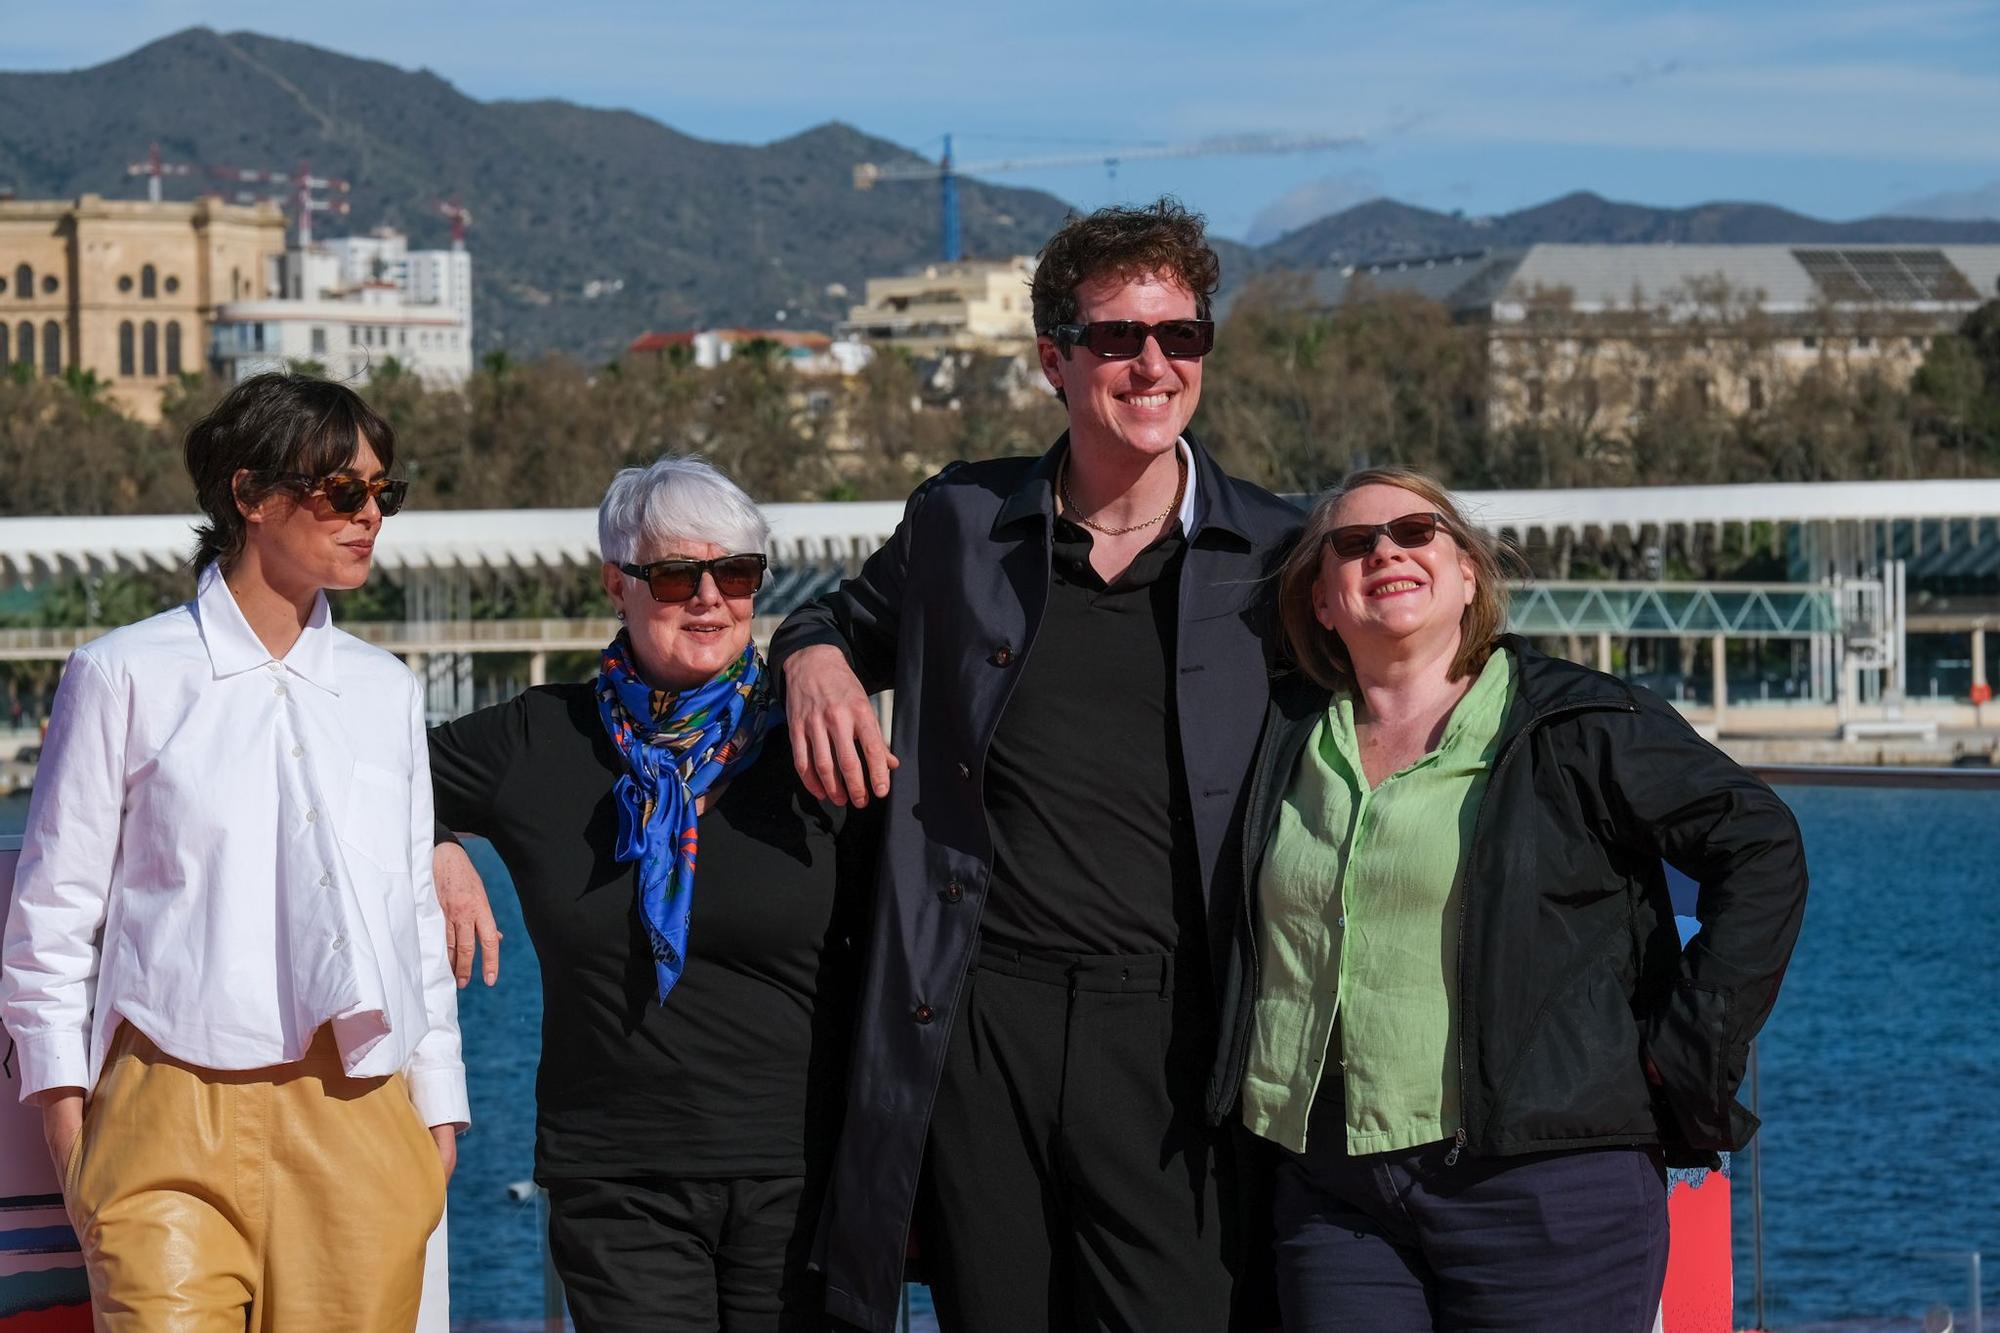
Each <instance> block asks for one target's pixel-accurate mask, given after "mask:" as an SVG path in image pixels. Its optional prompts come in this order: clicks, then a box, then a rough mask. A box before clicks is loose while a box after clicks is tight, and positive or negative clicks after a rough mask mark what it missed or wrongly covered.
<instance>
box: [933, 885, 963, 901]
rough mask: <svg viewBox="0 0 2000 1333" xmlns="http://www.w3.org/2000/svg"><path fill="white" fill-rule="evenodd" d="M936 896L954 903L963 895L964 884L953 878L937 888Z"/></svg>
mask: <svg viewBox="0 0 2000 1333" xmlns="http://www.w3.org/2000/svg"><path fill="white" fill-rule="evenodd" d="M938 897H940V898H942V899H944V900H945V901H946V902H948V903H955V902H957V901H958V900H959V899H961V898H963V897H965V886H964V885H963V884H960V883H959V882H958V881H957V880H953V881H952V882H951V883H949V884H947V885H945V886H944V887H943V888H942V889H939V890H938Z"/></svg>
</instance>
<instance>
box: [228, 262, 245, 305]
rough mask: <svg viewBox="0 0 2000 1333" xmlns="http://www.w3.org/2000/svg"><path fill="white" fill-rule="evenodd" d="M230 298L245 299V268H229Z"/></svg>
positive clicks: (234, 299)
mask: <svg viewBox="0 0 2000 1333" xmlns="http://www.w3.org/2000/svg"><path fill="white" fill-rule="evenodd" d="M229 299H230V300H232V301H240V300H242V299H243V270H242V269H240V268H232V269H230V270H229Z"/></svg>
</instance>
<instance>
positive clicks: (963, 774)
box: [958, 764, 972, 782]
mask: <svg viewBox="0 0 2000 1333" xmlns="http://www.w3.org/2000/svg"><path fill="white" fill-rule="evenodd" d="M958 780H959V781H960V782H970V781H972V770H971V769H970V768H969V767H967V766H966V765H964V764H960V765H959V766H958Z"/></svg>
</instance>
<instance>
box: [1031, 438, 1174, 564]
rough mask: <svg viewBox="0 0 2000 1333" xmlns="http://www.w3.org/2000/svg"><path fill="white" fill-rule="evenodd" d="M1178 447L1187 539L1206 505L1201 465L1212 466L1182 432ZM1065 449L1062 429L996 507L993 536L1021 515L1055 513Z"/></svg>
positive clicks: (1067, 445)
mask: <svg viewBox="0 0 2000 1333" xmlns="http://www.w3.org/2000/svg"><path fill="white" fill-rule="evenodd" d="M1174 447H1175V448H1177V449H1179V450H1180V454H1181V461H1183V462H1184V463H1186V464H1187V490H1186V491H1185V492H1184V493H1183V494H1182V496H1181V508H1180V515H1179V517H1180V520H1181V531H1182V532H1183V533H1185V534H1186V535H1187V536H1188V537H1189V538H1190V539H1192V538H1193V537H1194V534H1195V532H1196V530H1197V528H1196V523H1195V520H1196V518H1197V517H1199V516H1201V515H1203V514H1205V513H1206V511H1207V508H1208V505H1207V498H1206V495H1205V493H1204V488H1203V487H1202V485H1201V483H1200V481H1199V477H1200V474H1201V470H1202V468H1203V467H1204V466H1213V464H1211V463H1209V462H1208V459H1207V458H1206V456H1205V455H1203V454H1200V453H1198V452H1197V451H1196V449H1195V447H1194V445H1193V444H1192V443H1190V441H1189V440H1188V437H1187V436H1185V435H1183V436H1181V437H1180V439H1178V440H1177V441H1175V443H1174ZM1068 452H1069V432H1068V431H1064V432H1063V434H1062V438H1061V439H1059V440H1057V441H1056V443H1055V447H1054V448H1052V449H1050V450H1049V451H1048V452H1047V453H1045V454H1043V455H1042V456H1041V457H1040V458H1038V459H1036V460H1035V464H1034V466H1033V467H1031V468H1029V469H1028V474H1027V476H1026V477H1024V478H1022V480H1021V484H1020V485H1019V486H1018V487H1016V488H1015V489H1014V492H1013V494H1011V495H1009V496H1008V497H1007V498H1006V500H1005V501H1003V502H1002V504H1001V506H1000V513H999V514H998V516H996V517H995V518H994V520H993V531H994V533H995V534H996V535H997V534H998V533H999V532H1000V530H1001V529H1002V528H1005V527H1008V526H1010V525H1012V524H1015V523H1018V522H1020V521H1021V520H1022V519H1025V518H1034V517H1043V518H1046V517H1048V516H1050V515H1053V514H1054V513H1055V500H1054V492H1055V485H1056V478H1057V476H1058V475H1059V473H1060V471H1061V467H1062V460H1063V456H1064V455H1065V454H1067V453H1068Z"/></svg>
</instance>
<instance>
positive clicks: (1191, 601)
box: [772, 201, 1298, 1333]
mask: <svg viewBox="0 0 2000 1333" xmlns="http://www.w3.org/2000/svg"><path fill="white" fill-rule="evenodd" d="M1215 285H1216V260H1215V255H1214V252H1213V251H1212V250H1210V249H1209V247H1208V245H1207V243H1206V241H1205V239H1204V238H1203V235H1202V229H1201V222H1200V219H1199V218H1196V217H1194V216H1193V215H1191V214H1189V213H1187V212H1185V211H1184V210H1182V209H1181V208H1180V207H1179V206H1178V205H1175V204H1173V203H1171V202H1170V201H1162V202H1161V203H1160V204H1159V205H1156V206H1154V207H1151V208H1141V209H1105V210H1102V211H1100V212H1098V213H1094V214H1092V215H1090V216H1089V217H1086V218H1077V219H1072V220H1071V222H1070V223H1068V224H1067V225H1065V227H1064V228H1063V229H1062V230H1061V231H1060V232H1058V233H1057V235H1056V236H1055V237H1054V239H1052V240H1051V241H1050V243H1049V244H1048V246H1047V247H1046V248H1045V249H1044V250H1043V252H1042V256H1041V262H1040V266H1039V268H1038V269H1037V272H1036V275H1035V280H1034V291H1033V300H1034V312H1035V327H1036V330H1037V333H1038V334H1039V339H1038V345H1039V349H1040V357H1041V366H1042V370H1043V373H1044V374H1045V375H1046V376H1047V377H1048V380H1049V382H1050V384H1051V385H1052V386H1053V387H1054V388H1055V389H1056V391H1057V393H1058V394H1059V395H1060V396H1061V397H1062V398H1063V400H1064V403H1065V405H1066V407H1067V410H1068V414H1069V426H1070V428H1069V431H1068V432H1067V433H1066V434H1065V435H1064V437H1063V438H1062V439H1061V440H1058V441H1057V442H1056V444H1055V446H1054V447H1053V448H1052V449H1050V450H1049V452H1048V453H1046V454H1044V455H1043V456H1042V457H1040V458H1016V459H1000V460H994V461H990V462H983V463H973V464H967V465H961V466H954V467H951V468H947V469H946V470H945V471H944V472H942V473H940V474H939V475H938V476H936V477H933V478H931V479H930V480H929V481H927V482H926V483H924V485H923V486H921V487H920V488H918V490H917V492H916V494H915V495H913V496H911V498H910V501H909V504H908V506H907V508H906V509H905V511H904V516H903V521H902V522H901V523H900V524H899V525H898V527H897V529H896V532H895V535H894V536H893V537H892V538H891V539H890V541H889V543H888V545H887V546H885V547H884V548H883V549H882V550H880V551H878V552H876V553H875V555H873V556H871V557H870V558H869V560H868V561H867V563H866V564H865V565H864V566H863V568H862V571H861V573H860V575H859V576H858V577H856V578H854V579H851V580H849V581H847V582H846V583H845V584H843V585H842V586H841V588H840V589H839V590H838V591H836V592H835V593H833V594H831V595H829V596H828V597H826V598H823V599H821V600H820V601H819V602H817V603H814V604H812V605H810V606H808V607H806V608H803V609H801V610H800V611H798V612H796V613H794V615H793V616H792V617H791V618H789V619H788V620H787V621H786V623H785V624H784V626H783V627H782V628H781V629H780V630H779V632H778V634H777V635H776V636H775V638H774V639H773V642H772V660H773V664H774V666H777V667H778V668H779V669H780V670H782V671H783V672H784V674H785V680H786V687H787V692H788V703H787V707H788V713H789V726H790V728H791V732H792V741H793V753H794V755H795V757H797V758H798V759H799V760H800V761H801V776H802V777H803V778H804V780H805V781H806V782H807V783H808V785H810V786H812V787H813V788H814V790H816V791H818V792H821V793H823V794H826V795H828V796H829V797H831V798H833V799H835V800H837V801H847V800H854V801H860V802H870V801H872V800H874V799H880V798H886V800H885V801H884V804H886V806H887V813H886V816H885V822H884V835H883V850H882V857H883V868H882V873H881V876H880V880H879V884H878V889H877V897H876V902H875V909H874V912H873V914H872V916H871V926H870V931H869V937H868V941H867V956H868V963H867V976H866V980H865V982H864V985H863V992H862V997H861V1000H860V1022H859V1026H858V1027H857V1029H856V1038H855V1052H854V1068H853V1073H852V1075H851V1077H850V1082H849V1095H848V1104H847V1118H846V1123H845V1126H844V1129H843V1131H842V1137H841V1142H840V1146H839V1149H838V1151H837V1153H836V1158H835V1166H834V1172H833V1183H832V1185H831V1187H830V1193H829V1196H828V1201H827V1204H826V1221H825V1223H824V1225H823V1227H822V1231H823V1233H824V1236H825V1244H824V1247H823V1260H824V1267H825V1273H826V1285H827V1301H828V1308H829V1310H830V1311H831V1312H832V1313H834V1314H835V1315H837V1316H839V1317H840V1318H842V1319H845V1320H849V1321H852V1322H854V1323H857V1324H860V1325H862V1326H864V1327H866V1328H869V1329H871V1330H876V1331H877V1333H888V1330H889V1329H890V1328H892V1327H893V1323H894V1318H895V1307H896V1293H897V1289H898V1284H899V1282H900V1279H901V1277H902V1272H903V1261H904V1253H905V1235H906V1232H907V1230H908V1229H909V1226H910V1221H911V1218H912V1215H913V1214H914V1215H915V1217H916V1230H917V1233H918V1236H919V1239H920V1242H921V1245H922V1250H923V1256H924V1260H925V1263H926V1266H927V1267H928V1269H929V1270H930V1274H931V1277H932V1280H933V1284H934V1287H935V1291H936V1297H937V1308H938V1315H939V1321H940V1323H941V1325H942V1326H943V1327H944V1329H945V1330H946V1333H987V1331H988V1330H992V1331H993V1333H1000V1331H1001V1330H1006V1333H1022V1331H1024V1330H1035V1329H1064V1330H1069V1329H1132V1330H1145V1331H1146V1333H1174V1331H1175V1330H1187V1333H1216V1330H1219V1329H1224V1328H1226V1327H1228V1326H1230V1324H1231V1323H1232V1322H1238V1321H1241V1320H1242V1319H1244V1318H1246V1317H1248V1316H1249V1315H1250V1314H1251V1313H1252V1312H1251V1311H1250V1309H1249V1308H1248V1304H1247V1303H1246V1301H1245V1300H1244V1299H1243V1296H1244V1290H1246V1289H1247V1288H1250V1287H1253V1286H1256V1285H1257V1282H1256V1277H1257V1275H1256V1274H1255V1273H1254V1272H1253V1271H1252V1267H1253V1264H1254V1261H1253V1260H1252V1259H1251V1258H1250V1257H1249V1254H1248V1247H1247V1246H1246V1245H1245V1244H1244V1235H1243V1231H1244V1227H1243V1225H1242V1224H1243V1223H1244V1222H1245V1221H1247V1220H1250V1219H1248V1218H1246V1217H1245V1215H1244V1211H1243V1208H1242V1200H1241V1199H1240V1197H1239V1196H1238V1191H1237V1186H1238V1184H1239V1183H1240V1176H1239V1173H1238V1172H1237V1170H1236V1162H1235V1157H1234V1147H1235V1138H1236V1136H1235V1135H1233V1134H1231V1133H1230V1132H1228V1131H1220V1132H1218V1131H1213V1130H1210V1129H1208V1128H1207V1127H1206V1126H1205V1122H1204V1118H1203V1102H1204V1097H1205V1094H1206V1092H1207V1091H1208V1089H1207V1088H1206V1079H1207V1076H1208V1073H1209V1065H1210V1057H1211V1055H1212V1052H1213V1049H1214V1033H1215V1030H1216V1023H1217V1015H1216V1012H1215V1000H1214V994H1215V991H1214V986H1213V982H1212V977H1213V976H1214V975H1216V973H1217V971H1218V966H1217V964H1218V951H1219V950H1221V949H1223V948H1225V947H1227V945H1228V942H1229V940H1230V929H1229V927H1230V924H1231V923H1232V922H1233V921H1234V919H1235V914H1236V913H1237V912H1238V911H1239V910H1240V903H1241V896H1240V888H1239V880H1240V872H1239V871H1238V870H1237V868H1236V863H1237V861H1238V860H1239V859H1240V857H1239V856H1238V855H1237V854H1236V853H1237V849H1236V842H1235V839H1236V836H1237V835H1236V828H1237V826H1238V824H1239V823H1240V819H1241V806H1240V800H1241V787H1242V783H1243V778H1244V775H1245V773H1246V771H1247V768H1248V765H1249V761H1250V756H1251V752H1252V750H1253V748H1254V746H1255V742H1256V737H1257V730H1258V726H1259V724H1260V722H1261V721H1262V717H1263V711H1264V702H1265V698H1266V679H1267V672H1268V669H1269V665H1270V651H1269V650H1270V645H1271V642H1272V637H1273V635H1272V631H1273V624H1272V616H1271V602H1270V596H1269V592H1270V584H1269V575H1270V574H1271V573H1272V571H1273V570H1275V568H1276V566H1277V564H1278V562H1279V560H1280V559H1281V557H1282V555H1283V552H1284V550H1285V548H1286V546H1287V545H1288V543H1289V541H1290V540H1291V537H1292V535H1293V534H1294V533H1295V532H1296V531H1297V526H1298V515H1297V513H1296V512H1295V511H1293V510H1292V509H1291V507H1290V506H1288V505H1286V504H1285V503H1283V502H1282V501H1280V500H1278V499H1277V498H1275V497H1273V496H1271V495H1268V494H1266V493H1265V492H1263V491H1261V490H1259V489H1257V488H1256V487H1254V486H1250V485H1247V484H1245V483H1243V482H1240V481H1237V480H1235V479H1234V478H1231V477H1229V476H1228V475H1227V474H1225V473H1224V472H1223V471H1222V470H1221V469H1220V468H1219V467H1217V466H1216V464H1215V463H1214V461H1213V460H1212V459H1211V458H1210V457H1209V456H1208V455H1207V453H1206V452H1205V451H1203V449H1202V448H1201V446H1200V445H1199V444H1198V443H1196V441H1195V439H1194V437H1193V436H1192V435H1191V434H1189V433H1188V430H1187V426H1188V423H1189V420H1190V418H1191V417H1192V416H1193V414H1194V410H1195V405H1196V403H1197V402H1198V401H1199V398H1200V391H1201V373H1202V357H1203V355H1204V354H1205V353H1206V352H1207V351H1208V350H1209V347H1210V345H1211V344H1212V342H1213V338H1214V326H1213V324H1212V323H1211V322H1210V320H1209V308H1208V306H1209V298H1210V296H1211V295H1212V294H1213V292H1214V290H1215ZM890 686H893V687H894V689H895V691H896V710H895V717H896V733H895V737H894V753H895V758H894V760H891V759H890V758H889V754H888V751H887V750H886V749H885V748H884V747H883V745H882V742H881V737H880V735H879V734H878V733H877V732H876V731H875V729H874V726H873V722H872V714H871V713H870V712H869V710H868V703H867V699H866V697H865V694H864V690H879V689H883V688H887V687H890ZM892 768H893V769H894V770H895V776H894V779H893V783H892V782H891V780H890V770H891V769H892ZM1242 1279H1248V1281H1247V1282H1245V1281H1241V1280H1242ZM1259 1313H1261V1312H1259Z"/></svg>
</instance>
